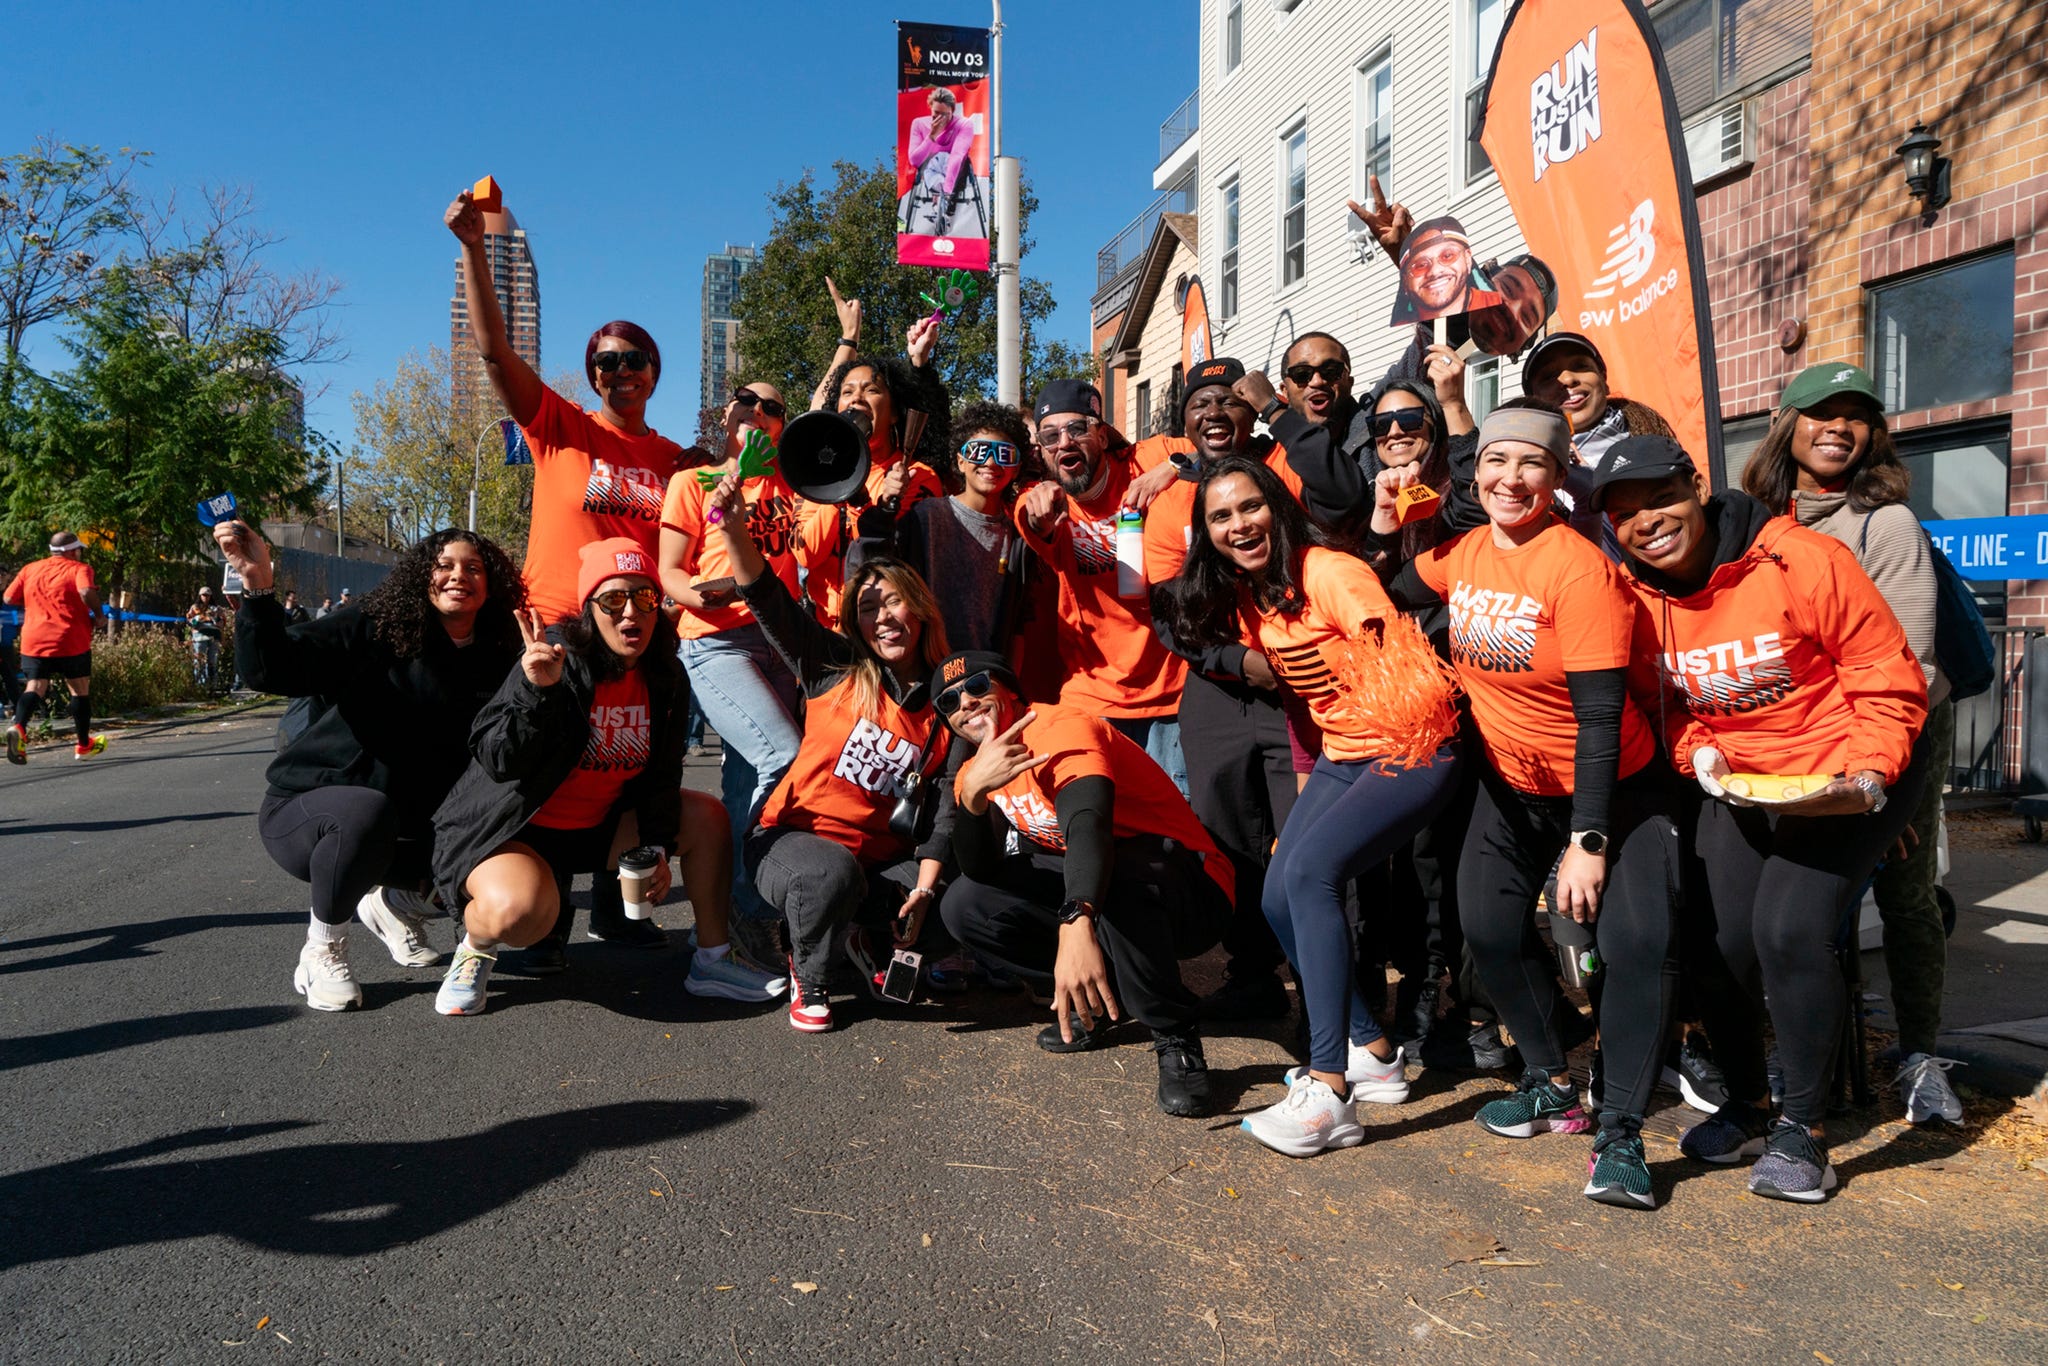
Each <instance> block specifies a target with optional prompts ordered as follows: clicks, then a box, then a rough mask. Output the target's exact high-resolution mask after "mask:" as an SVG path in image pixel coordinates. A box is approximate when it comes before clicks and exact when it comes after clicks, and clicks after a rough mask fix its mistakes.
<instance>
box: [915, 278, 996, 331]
mask: <svg viewBox="0 0 2048 1366" xmlns="http://www.w3.org/2000/svg"><path fill="white" fill-rule="evenodd" d="M980 295H981V282H980V281H978V280H976V279H975V278H974V276H973V275H972V274H970V273H969V272H967V271H964V270H959V269H954V270H949V271H947V272H946V273H945V274H944V275H941V276H940V277H939V297H938V298H936V299H934V298H933V297H932V296H931V295H929V294H925V293H922V292H920V293H919V294H918V296H917V297H918V298H920V299H922V300H924V301H925V302H926V303H928V304H930V305H931V306H932V316H933V317H934V318H939V317H944V318H947V319H952V318H957V317H959V316H960V311H961V310H962V309H964V308H966V307H967V305H968V302H969V301H970V300H972V299H975V298H978V297H980Z"/></svg>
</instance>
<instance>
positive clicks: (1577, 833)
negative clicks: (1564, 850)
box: [1572, 830, 1607, 854]
mask: <svg viewBox="0 0 2048 1366" xmlns="http://www.w3.org/2000/svg"><path fill="white" fill-rule="evenodd" d="M1572 848H1574V849H1578V850H1582V851H1584V852H1585V853H1588V854H1604V853H1606V852H1607V832H1606V831H1604V830H1574V831H1572Z"/></svg>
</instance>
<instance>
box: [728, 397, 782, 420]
mask: <svg viewBox="0 0 2048 1366" xmlns="http://www.w3.org/2000/svg"><path fill="white" fill-rule="evenodd" d="M732 401H733V402H734V403H737V404H739V405H740V407H742V408H759V409H760V410H761V411H762V412H763V413H765V414H766V415H767V416H769V417H772V418H774V419H776V420H777V421H778V422H779V421H781V420H782V419H783V418H784V417H787V416H788V415H789V409H788V408H786V407H784V406H783V403H782V400H781V399H779V398H762V397H761V396H760V395H759V394H757V393H755V392H754V391H753V390H752V389H736V390H734V391H733V396H732Z"/></svg>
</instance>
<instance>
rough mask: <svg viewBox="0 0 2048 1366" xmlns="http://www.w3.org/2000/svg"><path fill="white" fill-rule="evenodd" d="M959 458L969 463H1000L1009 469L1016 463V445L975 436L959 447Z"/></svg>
mask: <svg viewBox="0 0 2048 1366" xmlns="http://www.w3.org/2000/svg"><path fill="white" fill-rule="evenodd" d="M960 458H961V459H962V460H965V461H966V462H967V463H968V464H970V465H991V464H993V465H1000V466H1002V467H1003V468H1004V469H1009V468H1011V467H1012V466H1014V465H1015V464H1016V463H1017V447H1016V445H1015V444H1014V443H1012V442H1009V441H996V440H992V439H990V438H988V437H976V438H975V439H974V440H972V441H969V442H967V443H966V444H964V445H963V446H961V447H960Z"/></svg>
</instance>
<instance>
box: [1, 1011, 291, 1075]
mask: <svg viewBox="0 0 2048 1366" xmlns="http://www.w3.org/2000/svg"><path fill="white" fill-rule="evenodd" d="M302 1013H303V1012H302V1011H300V1010H297V1009H294V1008H293V1007H291V1006H240V1007H237V1008H235V1009H233V1010H188V1011H184V1012H182V1013H180V1014H177V1015H156V1016H152V1017H150V1018H147V1019H141V1020H114V1021H112V1022H110V1023H108V1024H96V1025H86V1026H84V1027H82V1028H79V1029H60V1030H57V1031H56V1032H55V1033H51V1034H31V1035H28V1036H27V1037H25V1038H19V1039H0V1072H5V1071H9V1070H11V1069H13V1068H16V1067H34V1066H36V1065H37V1064H38V1063H46V1062H63V1061H65V1060H67V1059H70V1058H89V1057H91V1056H93V1055H94V1054H95V1053H111V1052H113V1051H114V1050H116V1049H119V1048H132V1047H134V1046H135V1045H136V1044H140V1043H157V1042H159V1041H161V1040H164V1039H183V1038H191V1037H192V1036H194V1035H198V1034H229V1033H233V1032H234V1031H236V1030H239V1029H261V1028H262V1027H263V1026H265V1025H273V1024H280V1023H282V1022H283V1021H285V1020H289V1019H291V1018H292V1017H293V1016H294V1015H299V1014H302Z"/></svg>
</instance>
